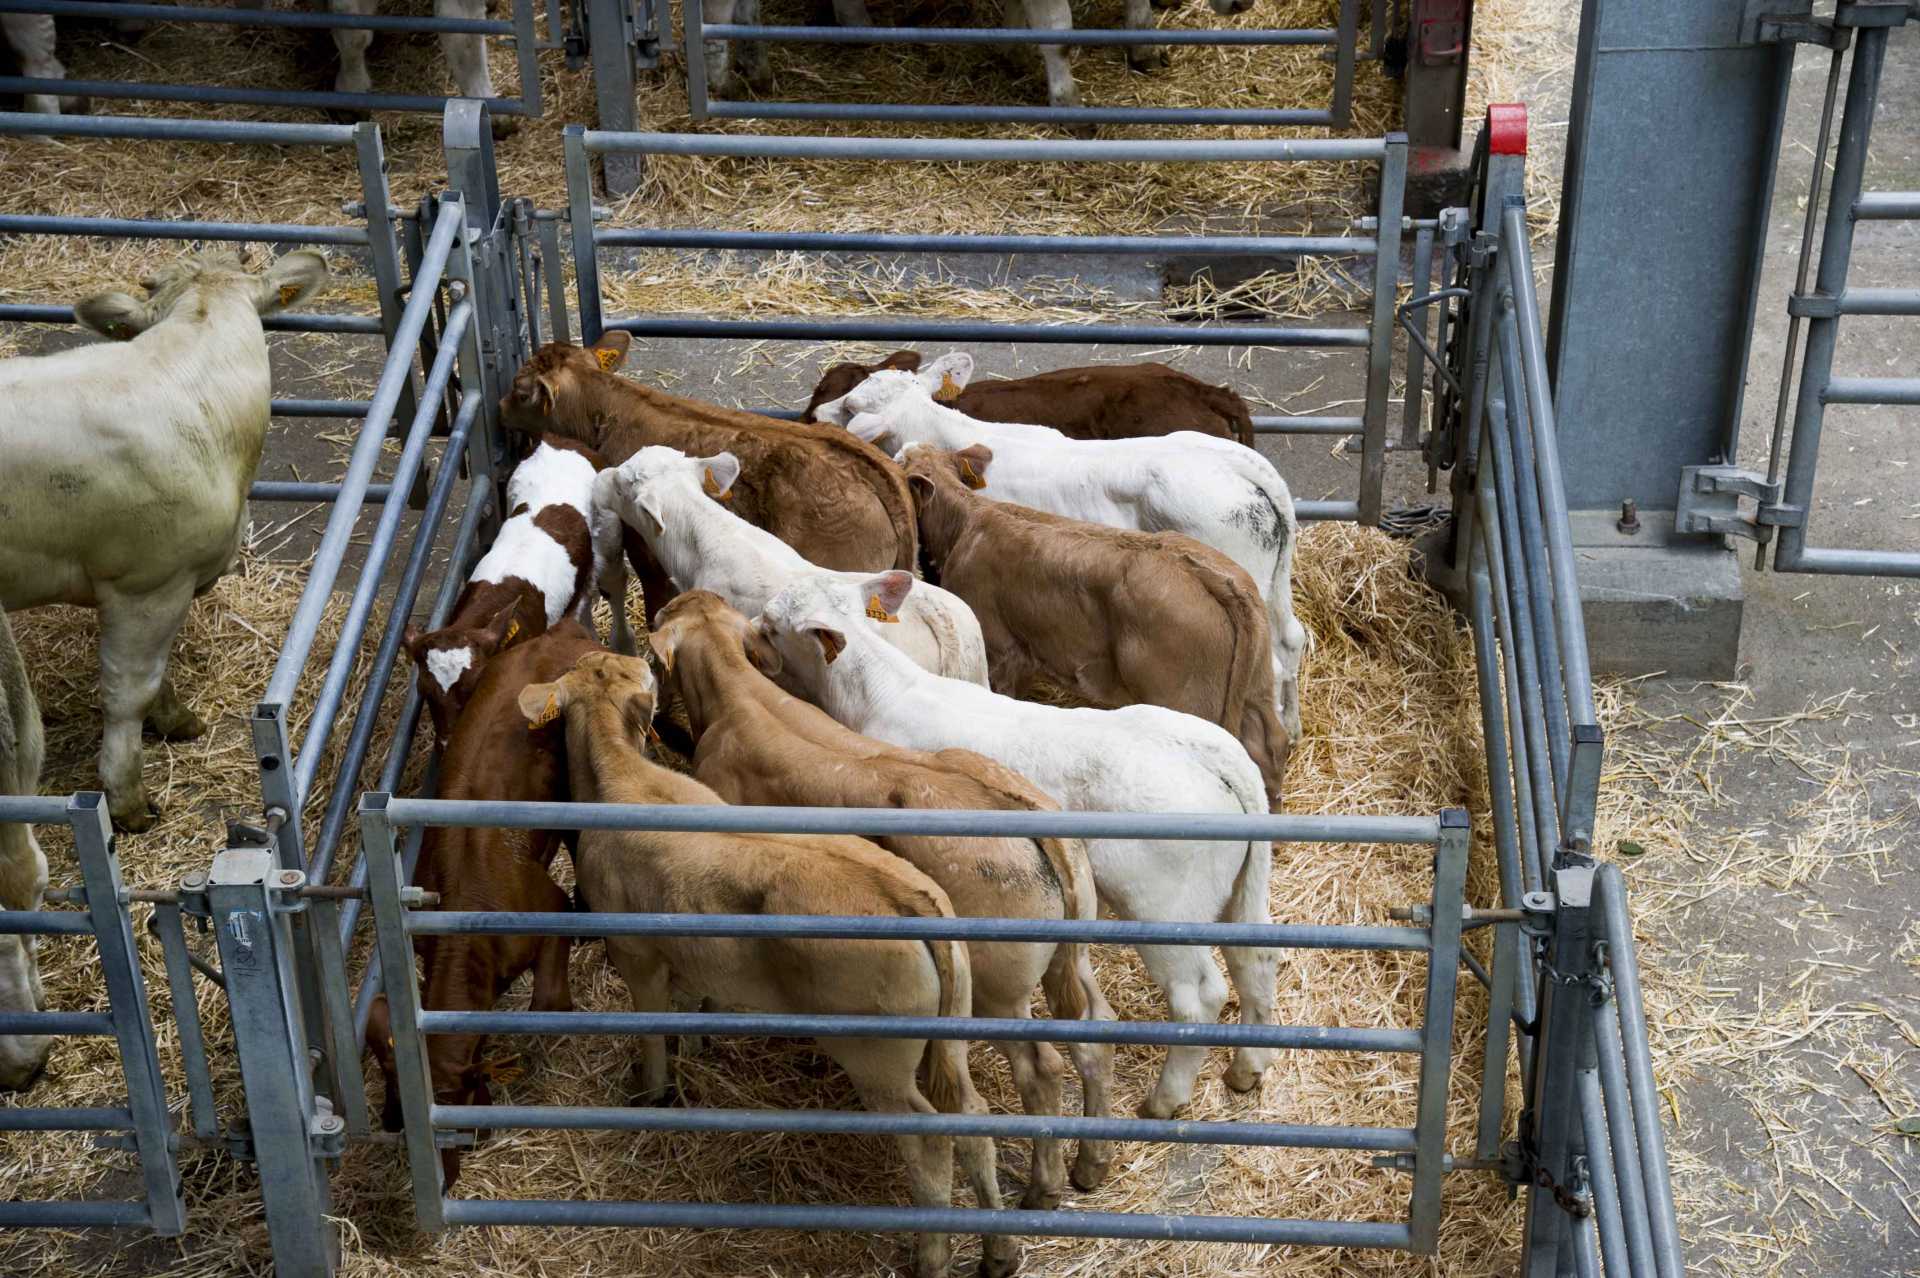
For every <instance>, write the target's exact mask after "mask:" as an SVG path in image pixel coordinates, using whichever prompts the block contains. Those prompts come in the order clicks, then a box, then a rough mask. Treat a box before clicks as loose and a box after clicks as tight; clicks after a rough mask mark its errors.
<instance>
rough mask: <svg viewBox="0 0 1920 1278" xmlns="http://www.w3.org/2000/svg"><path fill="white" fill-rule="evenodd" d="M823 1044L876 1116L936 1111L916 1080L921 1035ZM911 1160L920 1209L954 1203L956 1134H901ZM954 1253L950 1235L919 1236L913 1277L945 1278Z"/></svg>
mask: <svg viewBox="0 0 1920 1278" xmlns="http://www.w3.org/2000/svg"><path fill="white" fill-rule="evenodd" d="M819 1044H820V1048H821V1050H822V1051H824V1052H826V1053H827V1055H829V1056H831V1057H833V1059H834V1060H836V1061H838V1062H840V1067H841V1068H842V1069H844V1070H846V1071H847V1075H848V1077H850V1078H851V1079H852V1080H853V1086H854V1088H855V1090H857V1091H858V1092H859V1093H860V1103H861V1104H862V1105H864V1106H866V1107H867V1108H868V1109H870V1110H872V1111H873V1112H874V1113H876V1114H933V1113H937V1112H939V1111H937V1110H936V1109H935V1108H934V1107H933V1104H932V1102H931V1101H929V1100H928V1099H927V1098H926V1096H925V1095H923V1094H922V1093H921V1091H920V1088H919V1087H918V1086H917V1085H916V1084H915V1082H914V1073H915V1071H916V1070H917V1069H918V1068H919V1064H920V1057H921V1055H922V1053H923V1052H924V1050H925V1044H924V1043H923V1042H922V1041H921V1040H918V1039H911V1040H902V1039H893V1038H876V1039H865V1040H856V1039H844V1038H837V1039H825V1038H823V1039H820V1040H819ZM895 1139H896V1141H897V1142H898V1144H899V1146H900V1155H901V1157H902V1158H904V1159H905V1160H906V1164H907V1191H908V1193H909V1194H910V1195H911V1196H912V1198H913V1203H914V1206H916V1207H951V1206H952V1205H953V1138H952V1137H950V1136H899V1137H896V1138H895ZM952 1256H953V1240H952V1238H951V1237H950V1236H949V1235H947V1234H915V1235H914V1257H913V1272H914V1278H946V1275H947V1269H948V1264H949V1262H950V1261H951V1259H952Z"/></svg>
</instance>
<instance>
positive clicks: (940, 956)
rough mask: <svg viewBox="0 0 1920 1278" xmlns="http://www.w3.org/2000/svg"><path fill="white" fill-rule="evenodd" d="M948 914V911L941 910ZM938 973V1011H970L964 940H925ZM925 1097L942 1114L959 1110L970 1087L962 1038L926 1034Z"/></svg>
mask: <svg viewBox="0 0 1920 1278" xmlns="http://www.w3.org/2000/svg"><path fill="white" fill-rule="evenodd" d="M943 913H947V914H948V917H951V916H952V915H951V911H943ZM925 945H926V947H927V952H928V953H929V954H931V955H932V956H933V967H934V971H935V972H936V973H938V974H939V977H940V1004H939V1006H940V1015H941V1016H971V1015H973V966H972V963H971V961H970V960H969V959H968V957H967V946H966V942H964V941H927V942H925ZM926 1066H927V1099H928V1100H929V1101H931V1102H932V1103H933V1107H934V1108H935V1109H937V1110H939V1111H940V1112H941V1113H943V1114H958V1113H961V1112H962V1111H963V1110H964V1109H965V1106H966V1097H967V1093H968V1092H970V1091H971V1090H972V1087H971V1085H970V1082H969V1079H968V1075H967V1045H966V1042H965V1041H964V1040H961V1039H951V1038H930V1039H928V1040H927V1048H926Z"/></svg>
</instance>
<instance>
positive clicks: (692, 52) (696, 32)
mask: <svg viewBox="0 0 1920 1278" xmlns="http://www.w3.org/2000/svg"><path fill="white" fill-rule="evenodd" d="M705 18H706V15H705V14H704V13H703V12H702V11H701V7H700V6H699V5H698V4H683V5H681V6H680V20H681V22H682V23H684V24H685V26H686V33H687V114H688V115H689V116H690V117H691V118H692V119H693V122H694V123H695V124H702V123H705V122H706V119H707V31H706V25H705Z"/></svg>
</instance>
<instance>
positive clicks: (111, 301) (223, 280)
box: [73, 249, 327, 342]
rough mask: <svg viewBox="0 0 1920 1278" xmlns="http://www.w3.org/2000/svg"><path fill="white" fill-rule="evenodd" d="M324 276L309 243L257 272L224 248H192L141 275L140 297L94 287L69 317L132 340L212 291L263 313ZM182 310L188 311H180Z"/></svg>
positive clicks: (120, 339)
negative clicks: (190, 252) (243, 301)
mask: <svg viewBox="0 0 1920 1278" xmlns="http://www.w3.org/2000/svg"><path fill="white" fill-rule="evenodd" d="M326 277H327V259H326V258H324V257H322V256H321V255H320V254H318V253H316V252H314V251H313V250H312V249H297V250H295V251H294V252H292V253H288V254H287V255H286V256H285V257H282V258H280V259H279V260H278V261H276V262H275V263H274V264H273V265H272V266H270V267H268V268H267V269H266V270H264V271H262V272H260V273H259V274H257V275H256V274H254V273H252V272H250V271H248V270H247V269H246V267H245V266H244V265H243V264H242V262H241V259H240V255H239V254H238V253H233V252H229V251H227V250H224V249H220V250H214V251H210V252H205V253H196V254H194V255H192V256H191V257H183V258H180V259H179V260H178V261H174V262H169V263H168V264H167V265H165V266H162V267H160V268H159V269H158V270H156V271H154V273H153V274H151V275H149V276H147V277H146V278H145V279H143V280H141V281H140V287H141V289H142V290H144V291H145V293H146V296H145V297H135V296H134V295H133V294H131V293H126V292H122V291H120V290H118V289H113V290H109V291H108V292H105V293H95V294H94V295H93V296H91V297H85V298H82V299H80V301H78V302H76V303H75V304H74V308H73V314H74V318H75V319H77V320H79V321H80V322H81V323H82V324H84V325H86V326H87V327H88V328H90V329H92V330H93V331H94V332H96V333H98V334H100V335H101V336H102V337H110V338H112V339H113V340H114V341H116V342H125V341H131V340H132V339H133V338H135V337H138V336H139V335H140V334H142V333H144V332H146V331H147V330H148V329H150V328H152V327H153V326H154V325H155V324H158V323H159V322H160V321H161V320H164V319H166V318H167V316H169V315H171V314H173V313H174V311H175V310H176V309H178V308H179V307H180V305H181V303H182V302H183V301H185V300H186V299H187V298H189V297H197V298H199V299H200V301H201V303H202V305H203V306H204V305H205V303H207V302H210V301H211V300H213V298H215V297H223V296H237V297H241V298H244V299H246V301H248V302H249V303H251V304H252V306H253V308H254V309H255V310H256V311H258V312H259V313H260V314H262V315H271V314H272V313H273V312H275V311H278V310H284V309H286V308H287V307H289V306H292V305H293V304H294V303H296V302H298V301H300V300H301V299H302V298H304V297H306V296H307V295H308V294H310V293H312V292H313V290H314V289H315V288H317V287H319V285H320V281H322V280H324V279H325V278H326ZM182 313H183V314H192V313H193V312H191V311H184V312H182Z"/></svg>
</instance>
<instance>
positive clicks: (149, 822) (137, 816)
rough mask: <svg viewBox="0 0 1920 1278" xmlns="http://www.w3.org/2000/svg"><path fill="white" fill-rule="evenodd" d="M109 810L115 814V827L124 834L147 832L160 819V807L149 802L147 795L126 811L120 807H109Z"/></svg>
mask: <svg viewBox="0 0 1920 1278" xmlns="http://www.w3.org/2000/svg"><path fill="white" fill-rule="evenodd" d="M108 811H109V813H111V815H112V816H113V828H114V829H116V830H118V831H120V832H121V833H122V834H145V833H146V832H147V831H148V830H151V829H152V828H153V823H154V822H155V821H157V820H159V819H160V809H158V808H156V807H154V806H153V804H151V803H149V802H147V800H146V796H145V795H142V796H141V797H140V799H139V800H138V801H137V802H135V803H133V804H131V805H129V806H128V808H127V809H126V810H125V811H122V810H121V809H119V808H109V809H108Z"/></svg>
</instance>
